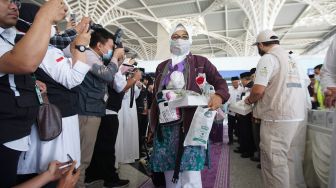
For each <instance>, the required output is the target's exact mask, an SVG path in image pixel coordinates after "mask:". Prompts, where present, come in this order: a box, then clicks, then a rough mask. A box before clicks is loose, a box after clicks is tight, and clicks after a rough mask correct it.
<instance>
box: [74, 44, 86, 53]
mask: <svg viewBox="0 0 336 188" xmlns="http://www.w3.org/2000/svg"><path fill="white" fill-rule="evenodd" d="M75 48H76V49H77V50H78V51H80V52H85V50H87V49H88V48H87V47H86V46H84V45H75Z"/></svg>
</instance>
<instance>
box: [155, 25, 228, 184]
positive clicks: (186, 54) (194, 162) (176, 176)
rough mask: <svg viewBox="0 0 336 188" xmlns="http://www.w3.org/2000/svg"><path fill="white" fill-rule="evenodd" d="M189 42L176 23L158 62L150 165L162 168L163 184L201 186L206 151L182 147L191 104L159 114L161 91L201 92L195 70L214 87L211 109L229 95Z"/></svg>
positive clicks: (184, 29)
mask: <svg viewBox="0 0 336 188" xmlns="http://www.w3.org/2000/svg"><path fill="white" fill-rule="evenodd" d="M191 43H192V40H191V31H190V30H189V29H188V28H187V27H185V26H184V25H182V24H178V25H177V26H176V27H175V28H174V29H173V32H172V34H171V35H170V52H171V58H170V59H168V60H166V61H164V62H162V63H161V64H159V65H158V67H157V69H156V73H155V78H156V80H155V88H154V94H155V95H156V98H154V100H153V104H152V107H151V112H150V125H151V129H152V131H153V132H154V141H153V154H152V156H151V160H150V166H151V168H152V171H153V172H164V175H165V179H166V187H167V188H171V187H202V181H201V173H200V171H201V170H202V169H203V168H204V163H205V158H206V151H205V148H204V147H203V146H185V147H183V140H184V137H185V135H186V134H187V133H188V130H189V126H190V123H191V120H192V118H193V115H194V113H195V110H196V108H195V107H190V108H177V109H174V110H171V113H173V114H175V115H174V116H172V117H173V118H170V119H165V120H164V121H163V120H162V118H159V117H160V116H163V114H160V111H162V110H163V109H162V107H159V106H162V105H159V103H160V102H161V101H164V100H165V98H164V97H163V96H162V91H163V90H166V89H187V90H192V91H195V92H198V93H201V90H200V88H199V86H198V85H197V83H196V81H195V79H196V77H197V76H198V75H199V74H205V75H206V79H207V82H208V83H209V84H211V85H213V86H214V88H215V94H213V95H212V96H211V98H210V100H209V104H208V107H209V108H211V109H213V110H215V109H217V108H219V107H220V105H221V104H222V103H224V102H226V101H227V100H228V98H229V94H228V88H227V84H226V82H225V80H224V79H223V78H222V77H221V76H220V74H219V73H218V71H217V69H216V67H215V66H214V65H212V64H211V63H210V61H209V60H208V59H207V58H205V57H202V56H197V55H192V54H191V53H190V47H191Z"/></svg>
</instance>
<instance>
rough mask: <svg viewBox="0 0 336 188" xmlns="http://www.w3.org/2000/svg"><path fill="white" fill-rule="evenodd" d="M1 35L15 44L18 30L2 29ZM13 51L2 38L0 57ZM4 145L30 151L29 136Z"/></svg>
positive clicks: (0, 41) (0, 74)
mask: <svg viewBox="0 0 336 188" xmlns="http://www.w3.org/2000/svg"><path fill="white" fill-rule="evenodd" d="M0 34H1V35H2V36H3V37H4V38H5V39H7V40H8V41H9V42H11V43H12V44H14V39H15V36H16V30H15V29H14V27H12V28H8V29H3V28H1V27H0ZM12 49H13V46H12V45H11V44H9V43H8V42H7V41H4V40H3V39H2V38H0V57H1V56H2V55H4V54H5V53H6V52H8V51H10V50H12ZM4 75H6V74H5V73H2V72H0V77H2V76H4ZM10 75H12V74H10ZM13 83H14V82H13ZM13 83H10V84H11V88H12V90H15V91H14V93H18V91H16V88H15V87H16V86H15V85H14V87H13V86H12V84H13ZM14 84H15V83H14ZM4 145H5V146H6V147H8V148H11V149H13V150H17V151H28V149H29V135H28V136H25V137H23V138H20V139H17V140H14V141H11V142H6V143H4Z"/></svg>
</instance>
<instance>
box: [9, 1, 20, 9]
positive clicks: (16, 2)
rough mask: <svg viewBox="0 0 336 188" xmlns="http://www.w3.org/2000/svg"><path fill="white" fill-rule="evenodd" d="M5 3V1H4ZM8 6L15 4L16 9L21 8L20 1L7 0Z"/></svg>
mask: <svg viewBox="0 0 336 188" xmlns="http://www.w3.org/2000/svg"><path fill="white" fill-rule="evenodd" d="M5 2H6V1H5ZM7 3H8V4H12V3H13V4H15V5H16V7H17V8H18V9H20V8H21V1H20V0H7Z"/></svg>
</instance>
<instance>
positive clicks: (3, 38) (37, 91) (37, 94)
mask: <svg viewBox="0 0 336 188" xmlns="http://www.w3.org/2000/svg"><path fill="white" fill-rule="evenodd" d="M0 38H1V39H2V40H4V41H5V42H7V43H8V44H10V45H12V46H14V44H13V43H11V42H10V41H9V40H7V39H6V38H5V37H3V36H2V35H1V34H0ZM31 76H32V79H33V82H34V83H35V93H36V96H37V99H38V101H39V103H40V104H43V98H42V95H41V91H40V89H39V87H38V86H37V84H36V76H35V74H34V73H32V74H31Z"/></svg>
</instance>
